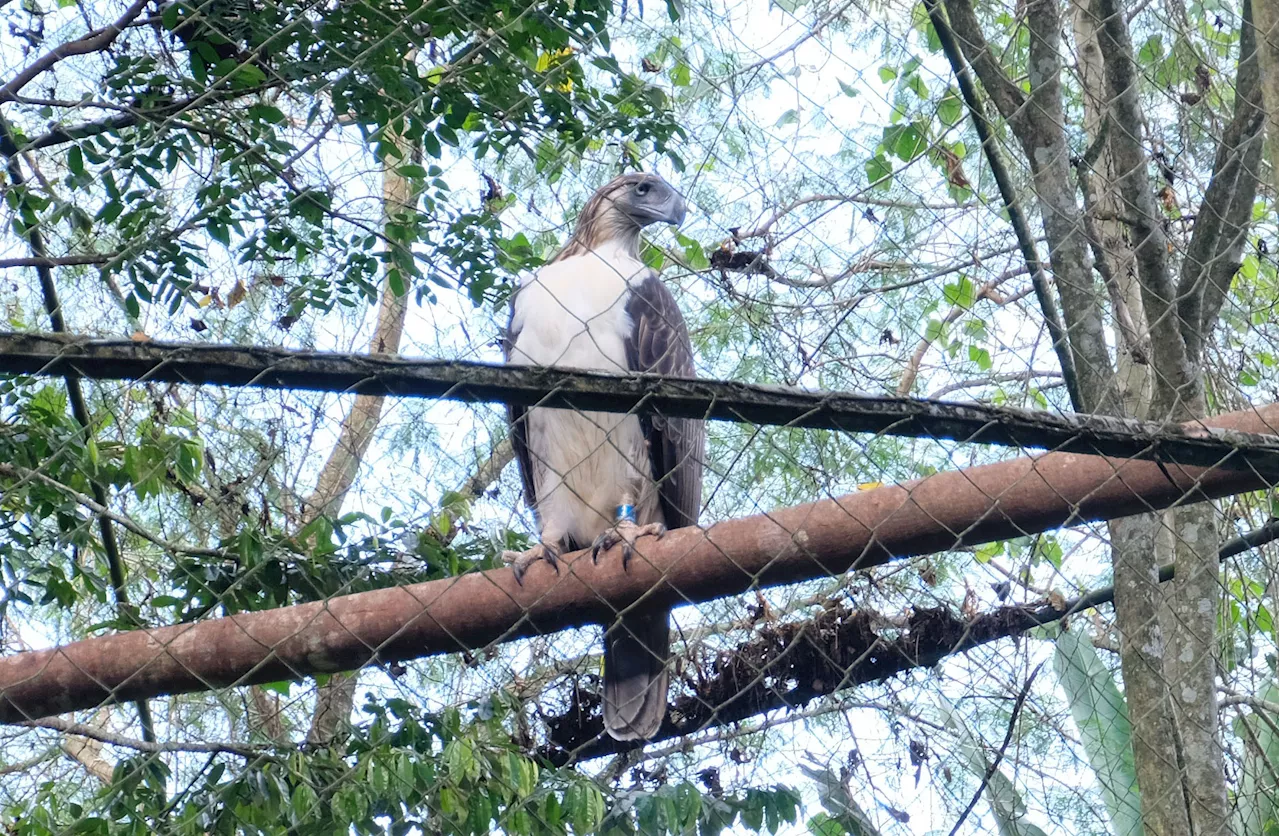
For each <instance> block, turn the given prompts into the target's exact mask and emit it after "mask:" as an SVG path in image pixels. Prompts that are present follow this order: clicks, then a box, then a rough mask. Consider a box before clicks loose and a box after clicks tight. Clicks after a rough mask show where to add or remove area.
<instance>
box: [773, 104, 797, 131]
mask: <svg viewBox="0 0 1280 836" xmlns="http://www.w3.org/2000/svg"><path fill="white" fill-rule="evenodd" d="M799 122H800V115H799V114H798V113H797V112H796V110H795V108H792V109H791V110H788V111H787V112H786V113H784V114H782V115H781V116H779V117H778V121H777V122H775V123H774V124H773V126H774V127H775V128H781V127H785V126H786V125H795V124H798V123H799Z"/></svg>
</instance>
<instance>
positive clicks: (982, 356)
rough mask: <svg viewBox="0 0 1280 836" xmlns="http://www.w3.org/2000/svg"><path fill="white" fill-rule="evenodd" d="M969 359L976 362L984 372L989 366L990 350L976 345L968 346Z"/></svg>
mask: <svg viewBox="0 0 1280 836" xmlns="http://www.w3.org/2000/svg"><path fill="white" fill-rule="evenodd" d="M969 360H970V361H971V362H974V363H977V364H978V368H980V369H982V370H983V371H984V372H985V371H987V370H988V369H990V368H991V352H990V351H987V350H986V349H985V348H979V347H978V346H976V345H971V346H969Z"/></svg>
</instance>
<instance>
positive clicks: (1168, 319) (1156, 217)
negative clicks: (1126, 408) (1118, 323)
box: [1094, 0, 1204, 420]
mask: <svg viewBox="0 0 1280 836" xmlns="http://www.w3.org/2000/svg"><path fill="white" fill-rule="evenodd" d="M1094 7H1095V8H1096V9H1097V17H1098V20H1099V22H1100V25H1099V27H1098V43H1099V46H1100V47H1101V50H1102V60H1103V67H1104V72H1105V76H1106V81H1107V94H1108V96H1109V98H1110V102H1111V112H1110V116H1111V118H1110V122H1111V128H1110V130H1109V131H1108V132H1107V142H1108V144H1109V146H1110V148H1111V155H1112V158H1113V159H1114V160H1115V163H1116V168H1117V189H1118V193H1119V196H1120V199H1121V201H1122V203H1123V205H1124V211H1125V215H1126V216H1127V217H1128V218H1129V220H1130V223H1131V226H1130V230H1131V233H1132V237H1133V249H1134V256H1135V261H1136V263H1137V273H1138V280H1139V282H1140V283H1141V287H1142V299H1143V302H1144V306H1145V308H1146V312H1147V327H1148V329H1149V331H1150V336H1151V359H1152V366H1153V369H1154V371H1155V379H1154V383H1155V398H1154V400H1153V403H1152V407H1153V409H1154V414H1155V415H1156V416H1158V417H1160V418H1162V419H1165V420H1185V419H1187V418H1192V417H1195V416H1196V415H1200V414H1203V412H1204V394H1203V391H1201V389H1200V381H1199V377H1198V376H1197V375H1195V374H1193V373H1192V370H1191V366H1190V363H1189V362H1188V357H1187V350H1186V344H1185V343H1184V341H1183V339H1182V329H1181V328H1180V327H1179V325H1178V315H1177V310H1176V309H1175V307H1174V302H1175V295H1174V287H1173V279H1172V277H1171V276H1170V274H1169V253H1168V241H1167V239H1166V237H1165V232H1164V223H1163V220H1162V219H1161V217H1160V214H1159V212H1158V210H1157V209H1156V205H1155V198H1154V197H1153V196H1152V194H1151V185H1150V183H1149V181H1148V175H1147V155H1146V152H1145V151H1144V150H1143V148H1142V139H1141V137H1139V135H1138V131H1139V130H1141V128H1140V127H1139V126H1141V125H1143V124H1145V120H1144V119H1143V114H1142V106H1141V104H1140V102H1139V100H1138V87H1139V85H1138V70H1137V66H1136V65H1135V63H1134V57H1133V56H1134V52H1133V43H1132V41H1131V40H1130V38H1129V27H1128V26H1127V25H1126V24H1125V19H1124V13H1123V11H1122V10H1121V9H1120V6H1119V4H1118V3H1117V0H1096V2H1095V4H1094Z"/></svg>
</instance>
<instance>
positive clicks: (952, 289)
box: [942, 276, 976, 310]
mask: <svg viewBox="0 0 1280 836" xmlns="http://www.w3.org/2000/svg"><path fill="white" fill-rule="evenodd" d="M975 292H976V291H975V289H974V286H973V282H972V281H971V280H970V279H969V277H968V276H961V277H960V278H959V279H957V280H956V281H954V282H950V283H949V284H947V285H945V286H943V288H942V298H943V299H946V300H947V304H949V305H953V306H955V307H960V308H964V309H965V310H968V309H969V308H972V307H973V302H974V299H973V297H974V294H975Z"/></svg>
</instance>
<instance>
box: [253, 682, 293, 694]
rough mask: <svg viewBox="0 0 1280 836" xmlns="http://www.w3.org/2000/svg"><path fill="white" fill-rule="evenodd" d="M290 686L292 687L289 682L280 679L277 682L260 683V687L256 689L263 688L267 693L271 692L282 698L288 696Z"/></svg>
mask: <svg viewBox="0 0 1280 836" xmlns="http://www.w3.org/2000/svg"><path fill="white" fill-rule="evenodd" d="M292 686H293V683H292V682H290V681H289V680H287V679H282V680H280V681H279V682H264V683H262V685H260V686H258V687H260V688H264V689H266V690H268V691H273V692H275V693H277V694H279V695H280V696H282V697H287V696H289V689H290V688H291V687H292Z"/></svg>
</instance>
